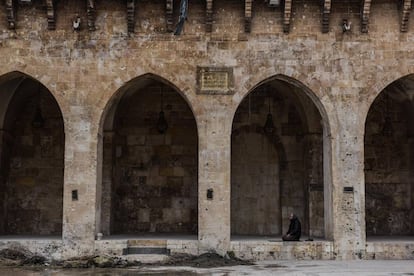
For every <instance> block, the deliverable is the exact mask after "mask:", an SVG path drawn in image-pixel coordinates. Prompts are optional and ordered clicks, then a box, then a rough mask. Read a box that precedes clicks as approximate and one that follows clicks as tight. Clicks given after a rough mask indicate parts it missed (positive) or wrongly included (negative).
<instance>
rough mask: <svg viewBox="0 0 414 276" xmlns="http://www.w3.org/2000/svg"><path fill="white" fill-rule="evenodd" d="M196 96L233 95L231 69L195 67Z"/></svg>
mask: <svg viewBox="0 0 414 276" xmlns="http://www.w3.org/2000/svg"><path fill="white" fill-rule="evenodd" d="M197 94H208V95H218V94H219V95H233V94H234V77H233V68H232V67H200V66H198V67H197Z"/></svg>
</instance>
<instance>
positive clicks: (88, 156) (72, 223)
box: [62, 105, 100, 258]
mask: <svg viewBox="0 0 414 276" xmlns="http://www.w3.org/2000/svg"><path fill="white" fill-rule="evenodd" d="M93 108H95V107H92V106H86V105H85V106H70V107H69V108H68V112H67V118H66V119H65V138H66V139H65V141H66V145H65V177H64V189H63V235H62V236H63V237H62V238H63V243H64V248H63V254H62V257H63V258H69V257H75V256H82V255H91V254H93V250H94V240H95V234H96V233H95V232H96V229H95V226H96V220H97V218H96V214H97V198H100V194H98V192H99V190H97V184H98V185H100V183H97V182H98V179H99V177H97V176H98V174H97V164H98V162H97V156H98V151H97V149H98V135H97V131H96V130H95V129H94V128H93V127H92V124H91V122H94V120H93V118H92V116H91V115H90V113H89V111H90V110H93ZM95 127H97V126H95Z"/></svg>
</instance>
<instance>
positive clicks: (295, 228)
mask: <svg viewBox="0 0 414 276" xmlns="http://www.w3.org/2000/svg"><path fill="white" fill-rule="evenodd" d="M289 220H290V224H289V230H288V231H287V233H286V235H283V237H282V239H283V240H284V241H298V240H299V239H300V234H301V232H302V230H301V226H300V221H299V219H298V217H297V216H295V215H294V214H290V216H289Z"/></svg>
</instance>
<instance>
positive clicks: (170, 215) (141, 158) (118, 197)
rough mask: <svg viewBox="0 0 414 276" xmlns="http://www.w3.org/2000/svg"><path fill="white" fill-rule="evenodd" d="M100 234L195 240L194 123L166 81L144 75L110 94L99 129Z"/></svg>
mask: <svg viewBox="0 0 414 276" xmlns="http://www.w3.org/2000/svg"><path fill="white" fill-rule="evenodd" d="M103 123H104V124H103V164H102V168H103V174H102V200H101V217H100V220H101V227H100V229H101V232H102V233H103V234H104V235H125V234H127V235H148V234H151V235H157V234H159V236H160V235H172V234H191V235H192V234H194V235H195V234H197V232H198V228H197V227H198V190H197V189H198V154H197V150H198V135H197V125H196V121H195V118H194V115H193V113H192V111H191V109H190V107H189V105H188V104H187V102H186V101H185V99H184V98H183V97H182V96H181V95H180V94H179V93H178V92H177V90H176V89H175V88H174V87H173V86H172V85H171V84H170V83H168V82H166V81H165V80H163V79H161V78H159V77H157V76H154V75H149V74H148V75H144V76H142V77H139V78H136V79H134V80H132V81H130V82H128V83H127V84H125V85H124V86H123V87H122V88H121V89H120V91H118V92H117V94H116V96H115V98H114V99H113V103H112V105H111V107H110V108H109V109H108V110H107V115H106V117H105V118H104V122H103Z"/></svg>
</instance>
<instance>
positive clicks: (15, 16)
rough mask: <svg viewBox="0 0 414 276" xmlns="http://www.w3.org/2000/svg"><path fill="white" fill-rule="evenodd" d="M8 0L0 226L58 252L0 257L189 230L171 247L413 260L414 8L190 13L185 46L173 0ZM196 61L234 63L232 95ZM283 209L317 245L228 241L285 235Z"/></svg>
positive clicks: (0, 57) (193, 4)
mask: <svg viewBox="0 0 414 276" xmlns="http://www.w3.org/2000/svg"><path fill="white" fill-rule="evenodd" d="M17 2H18V1H5V3H4V4H2V5H1V9H0V28H1V30H2V33H1V34H0V64H1V66H0V76H1V77H0V120H1V121H0V135H1V137H0V145H1V147H0V155H1V156H0V164H1V172H0V181H1V183H0V185H1V188H2V189H1V192H0V196H1V198H2V200H1V202H2V206H1V208H0V210H1V213H0V232H1V234H10V235H12V234H14V235H22V234H30V235H41V234H49V235H60V233H61V240H60V239H59V241H56V240H54V241H53V240H51V241H50V247H49V246H48V245H47V243H45V242H44V241H42V242H39V244H38V245H35V244H36V243H35V242H33V241H31V240H30V241H26V240H23V241H20V242H19V240H17V241H16V240H10V239H11V238H8V237H7V236H4V238H3V236H2V242H1V243H0V247H1V248H3V247H7V246H11V245H12V244H13V246H14V245H15V244H16V243H17V244H20V245H21V246H27V247H36V246H38V248H37V251H39V252H42V253H43V254H46V255H47V254H48V255H49V256H51V257H53V258H67V257H72V256H79V255H89V254H92V253H108V252H109V251H110V250H111V249H110V245H111V243H110V241H105V242H104V241H98V240H96V235H97V234H98V233H104V236H105V237H108V239H110V237H111V235H112V234H114V233H115V234H117V233H118V234H142V233H144V234H145V233H158V234H160V233H164V232H167V233H168V234H172V233H178V234H186V233H190V234H196V233H197V236H198V238H197V240H196V241H190V242H181V241H180V242H175V243H174V242H171V241H169V244H170V245H171V246H172V247H171V248H174V250H175V251H174V252H191V253H202V252H206V251H211V250H214V251H217V252H219V253H223V254H224V253H225V252H227V251H234V252H235V253H237V254H238V255H239V256H244V257H253V258H279V259H280V258H321V259H354V258H375V256H377V257H380V258H393V259H395V258H405V259H412V258H414V255H413V251H412V248H413V243H414V242H413V239H412V237H413V234H414V232H413V231H414V212H413V211H412V209H413V205H414V192H413V191H414V182H413V179H414V175H413V171H414V166H413V164H414V162H413V160H414V158H413V141H412V137H413V134H414V130H413V127H412V124H410V122H412V119H413V116H414V114H413V111H412V110H413V91H414V86H413V84H412V76H413V75H412V74H413V73H414V56H413V53H414V51H413V47H412V42H413V40H414V35H413V30H412V28H410V25H409V18H410V13H409V10H410V9H409V8H410V5H409V4H408V1H401V3H402V4H403V5H398V4H397V3H396V2H395V1H386V0H384V1H363V2H364V4H363V5H362V4H361V1H346V3H344V1H327V0H325V1H323V2H324V3H323V5H321V1H316V0H309V1H308V0H303V1H288V0H286V1H282V2H283V7H279V8H270V7H268V6H267V4H266V3H264V2H263V1H245V3H243V2H242V1H236V0H228V1H227V0H226V1H198V0H197V1H190V3H189V10H188V19H187V21H186V22H185V25H184V30H183V33H182V34H181V35H179V36H174V35H173V34H172V33H170V32H168V29H169V28H170V27H171V22H170V20H173V24H175V23H176V18H178V15H179V11H178V4H179V1H172V2H171V1H161V0H159V1H158V0H157V1H138V2H137V3H135V5H133V4H131V3H129V2H133V1H128V3H129V4H128V9H127V5H126V4H125V3H124V2H122V1H99V3H98V2H97V3H96V4H95V1H86V2H87V5H85V1H77V0H75V1H67V0H64V1H58V2H57V3H56V4H54V1H46V3H47V5H46V6H44V5H43V3H40V2H41V1H31V2H33V3H32V4H30V5H19V4H18V3H17ZM331 2H332V3H331ZM371 2H372V3H371ZM91 3H92V4H93V5H91ZM166 3H169V4H168V5H166ZM171 3H173V4H174V8H173V9H169V7H170V6H171ZM206 3H207V5H206ZM211 5H212V6H211ZM85 6H86V8H85ZM362 6H363V9H362ZM206 7H207V9H206ZM209 7H212V9H210V8H209ZM13 11H15V12H13ZM246 11H247V12H246ZM76 15H79V16H80V18H81V27H80V30H79V31H74V30H73V26H72V25H73V20H74V18H75V17H76ZM343 19H347V20H348V22H352V25H351V29H350V30H348V31H344V26H343ZM368 19H369V20H368ZM205 23H208V24H205ZM210 23H211V24H210ZM210 27H211V32H209V30H210ZM128 30H129V31H128ZM132 30H133V31H134V32H131V31H132ZM200 67H210V68H231V69H232V70H231V71H229V72H230V73H229V74H231V76H232V80H233V81H232V84H231V89H229V90H228V93H213V92H212V93H200V87H199V83H200V79H199V78H200V73H199V68H200ZM23 79H27V80H30V83H31V85H30V87H31V88H30V87H29V88H25V86H24V83H23V84H22V82H21V80H23ZM35 84H36V85H35ZM39 87H42V89H40V90H41V93H40V95H41V97H40V105H39V103H37V102H36V100H35V99H36V97H34V95H35V94H36V91H38V90H39ZM160 87H163V88H165V90H164V91H165V102H164V103H165V110H164V111H165V113H166V119H167V122H168V123H169V129H168V130H167V132H166V134H163V135H159V134H157V133H156V129H154V124H155V123H156V122H157V119H158V116H159V111H160V110H159V108H160V107H161V105H160V103H161V97H159V88H160ZM386 95H388V96H386ZM53 98H54V99H53ZM168 98H170V100H171V101H172V103H170V105H171V107H168V103H167V100H168ZM249 99H250V101H249ZM387 99H388V100H387ZM36 105H37V106H40V109H41V112H42V115H43V116H44V119H45V126H43V127H42V128H41V130H39V129H36V128H33V127H32V126H33V125H32V123H33V120H34V119H32V118H35V114H36ZM269 106H270V109H269ZM138 107H139V109H135V108H138ZM269 112H270V113H271V114H272V116H273V120H274V125H275V128H276V131H275V132H274V133H273V134H272V135H268V134H266V133H264V132H263V128H262V127H263V126H264V123H265V120H266V116H267V114H268V113H269ZM12 113H13V114H14V115H13V116H15V117H16V118H18V119H17V120H15V119H10V118H11V117H10V114H12ZM387 115H389V116H390V118H387V119H386V117H387ZM13 118H14V117H13ZM168 120H170V121H168ZM387 120H388V121H389V123H388V122H387ZM121 122H123V123H121ZM386 122H387V123H386ZM387 124H391V129H392V130H393V131H392V134H391V135H388V131H384V125H387ZM387 127H388V126H387ZM62 128H63V130H62ZM169 131H171V132H169ZM12 142H13V145H14V146H11V143H12ZM154 156H158V157H159V158H158V159H152V157H154ZM144 157H145V160H144ZM176 158H178V159H179V160H178V161H179V162H178V163H177V164H173V163H174V162H173V161H174V160H175V159H176ZM19 160H20V161H19ZM150 160H151V162H149V161H150ZM157 160H158V161H157ZM171 162H172V163H171ZM141 163H143V166H142V167H141ZM18 164H20V165H19V166H17V165H18ZM144 169H145V170H144ZM62 178H63V179H62ZM143 182H145V183H143ZM253 184H255V185H253ZM42 185H45V186H42ZM257 185H259V186H257ZM124 186H125V187H124ZM62 188H63V195H62ZM137 193H138V194H137ZM139 198H141V201H140V199H139ZM162 199H165V201H164V200H162ZM139 202H141V205H140V203H139ZM149 205H151V206H149ZM195 205H198V210H196V208H195ZM147 206H149V207H148V208H147ZM254 208H258V209H257V210H255V209H254ZM290 212H296V213H297V214H298V215H299V217H300V218H301V220H302V222H303V226H304V234H305V236H304V238H303V239H306V237H307V235H308V234H309V235H310V236H313V237H318V238H321V239H323V240H324V241H322V242H314V243H312V242H306V243H303V246H301V244H286V243H278V244H276V245H275V244H271V242H264V243H261V242H254V241H247V242H243V241H240V240H235V237H234V236H235V235H236V234H242V235H245V234H250V235H255V236H260V237H261V238H262V239H267V238H266V237H267V235H270V236H273V235H280V234H282V233H283V232H285V231H286V228H287V225H288V221H287V219H286V218H287V216H288V214H289V213H290ZM13 216H14V217H15V218H16V219H14V220H13V221H20V223H21V224H20V226H19V224H16V223H13V225H15V226H14V228H13V227H11V224H12V223H11V220H10V219H8V217H13ZM114 222H116V223H115V224H116V225H115V224H114ZM252 222H254V224H256V226H252V224H253V223H252ZM140 223H142V225H143V227H138V225H139V224H140ZM145 223H146V224H145ZM23 224H30V226H29V227H27V228H26V226H25V227H23V226H22V225H23ZM131 224H133V225H131ZM60 225H62V230H61V231H60ZM7 229H9V230H7ZM162 229H164V230H165V231H164V230H162ZM232 233H233V234H234V235H232ZM373 235H386V236H387V239H391V240H392V239H393V238H395V236H401V237H402V236H404V237H405V239H403V242H393V241H390V242H391V244H392V246H390V247H389V248H390V249H387V244H388V245H389V244H390V243H387V242H385V243H384V242H383V241H382V240H381V241H378V242H375V240H370V239H369V238H370V237H371V236H373ZM367 237H368V238H367ZM407 237H408V240H407ZM4 240H5V241H4ZM113 243H114V244H115V243H116V242H113ZM116 244H117V246H118V247H117V250H118V249H119V247H120V246H125V244H128V242H118V243H116ZM166 244H168V243H166ZM51 248H53V250H52V249H51ZM390 250H392V251H393V252H394V253H393V252H391V251H390ZM116 252H118V253H119V252H121V251H120V250H118V251H116ZM272 252H273V253H272ZM275 252H276V253H275ZM376 252H378V254H376ZM395 252H399V253H395ZM118 253H117V254H118Z"/></svg>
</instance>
